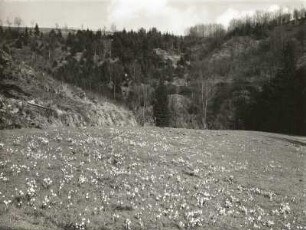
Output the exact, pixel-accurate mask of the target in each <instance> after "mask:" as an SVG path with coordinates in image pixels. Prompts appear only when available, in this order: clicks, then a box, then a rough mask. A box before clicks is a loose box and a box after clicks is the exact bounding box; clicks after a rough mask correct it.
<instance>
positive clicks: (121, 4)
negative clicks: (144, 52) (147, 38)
mask: <svg viewBox="0 0 306 230" xmlns="http://www.w3.org/2000/svg"><path fill="white" fill-rule="evenodd" d="M196 11H197V7H196V5H190V6H189V7H187V8H184V9H182V8H180V7H176V5H175V4H170V1H168V0H154V1H151V0H142V1H139V0H113V1H112V3H111V5H110V7H109V9H108V23H109V24H112V23H113V24H115V25H116V26H117V28H118V29H122V28H126V29H134V30H135V29H139V28H141V27H144V28H146V29H149V28H152V27H157V28H158V29H159V30H161V31H163V32H166V31H168V32H172V33H175V34H183V33H184V30H185V28H187V27H189V26H192V25H194V24H196V23H200V22H205V20H206V19H207V17H206V16H207V14H206V10H205V9H203V11H202V12H200V13H198V12H196Z"/></svg>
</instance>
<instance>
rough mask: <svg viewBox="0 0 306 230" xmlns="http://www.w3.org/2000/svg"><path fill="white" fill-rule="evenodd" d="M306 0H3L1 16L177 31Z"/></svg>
mask: <svg viewBox="0 0 306 230" xmlns="http://www.w3.org/2000/svg"><path fill="white" fill-rule="evenodd" d="M302 6H306V0H89V1H87V0H0V20H1V21H2V24H4V25H5V24H6V22H7V20H9V21H11V22H13V21H14V18H15V17H20V18H21V19H22V21H23V25H26V26H32V25H34V24H35V23H38V25H39V26H40V27H55V25H56V24H58V25H59V26H60V27H64V26H68V27H69V28H83V29H86V28H89V29H94V30H96V29H100V28H101V29H103V28H104V27H106V28H107V29H110V28H111V25H115V26H116V28H117V29H118V30H121V29H123V28H125V29H127V30H131V29H133V30H138V29H139V28H141V27H143V28H145V29H150V28H152V27H156V28H157V29H158V30H160V31H163V32H170V33H174V34H178V35H182V34H184V32H185V31H186V29H187V28H188V27H190V26H193V25H195V24H201V23H221V24H223V25H224V26H225V27H227V26H228V25H229V22H230V20H231V19H232V18H239V17H243V16H245V15H252V14H254V13H255V12H256V10H268V11H271V12H273V11H277V10H279V9H284V10H290V9H293V8H300V7H302Z"/></svg>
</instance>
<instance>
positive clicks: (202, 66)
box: [0, 8, 306, 135]
mask: <svg viewBox="0 0 306 230" xmlns="http://www.w3.org/2000/svg"><path fill="white" fill-rule="evenodd" d="M12 24H14V25H12ZM305 33H306V11H305V9H304V8H302V9H299V10H294V11H293V12H291V13H285V12H282V11H279V12H275V13H268V12H257V13H256V14H255V15H254V16H247V17H244V18H240V19H234V20H232V21H231V23H230V26H229V27H228V28H224V27H223V26H222V25H219V24H205V23H203V24H199V25H195V26H193V27H190V28H188V29H187V30H186V35H184V36H177V35H173V34H171V33H161V32H160V31H158V29H157V28H151V29H149V30H146V29H143V28H141V29H139V30H138V31H126V30H122V31H116V30H114V31H112V32H110V31H106V30H98V31H92V30H89V29H87V30H72V29H67V28H50V29H48V28H40V27H39V25H37V24H36V25H35V27H33V28H27V27H22V26H21V19H20V18H15V20H14V23H9V24H8V23H7V25H6V26H4V25H2V24H1V26H0V48H1V49H2V50H3V51H5V52H7V53H10V54H14V53H15V54H18V55H16V57H17V58H20V60H23V61H25V62H27V64H29V65H31V66H33V67H34V68H37V69H40V70H42V71H45V72H46V73H48V74H50V75H52V76H53V77H54V78H55V79H58V80H60V81H62V82H66V83H70V84H73V85H76V86H78V87H80V88H82V89H84V90H85V91H87V92H93V93H96V94H99V95H101V96H103V97H107V98H108V99H109V100H112V101H114V102H115V103H119V104H123V105H125V106H126V107H127V108H129V109H130V110H132V111H133V112H134V114H135V116H136V118H137V120H138V123H139V124H141V125H157V126H162V127H167V126H169V127H180V128H194V129H239V130H258V131H269V132H276V133H287V134H296V135H305V134H306V72H305V71H306V48H305V43H306V37H305ZM2 72H3V69H1V71H0V74H1V77H2V74H3V73H2Z"/></svg>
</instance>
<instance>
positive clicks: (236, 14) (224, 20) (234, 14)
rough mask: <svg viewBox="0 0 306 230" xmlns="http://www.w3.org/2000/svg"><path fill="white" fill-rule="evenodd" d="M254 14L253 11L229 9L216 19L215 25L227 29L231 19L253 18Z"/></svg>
mask: <svg viewBox="0 0 306 230" xmlns="http://www.w3.org/2000/svg"><path fill="white" fill-rule="evenodd" d="M254 14H255V10H244V11H239V10H236V9H232V8H229V9H227V10H226V11H225V12H224V13H223V14H221V15H220V16H219V17H218V18H217V23H220V24H222V25H224V26H225V27H226V28H227V27H228V26H229V24H230V22H231V20H232V19H233V18H236V19H239V18H243V17H246V16H253V15H254Z"/></svg>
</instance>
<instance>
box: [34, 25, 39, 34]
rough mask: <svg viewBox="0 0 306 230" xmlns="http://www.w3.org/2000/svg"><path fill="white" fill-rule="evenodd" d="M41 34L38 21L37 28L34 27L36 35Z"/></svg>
mask: <svg viewBox="0 0 306 230" xmlns="http://www.w3.org/2000/svg"><path fill="white" fill-rule="evenodd" d="M39 34H40V31H39V27H38V24H37V23H36V24H35V28H34V35H35V36H37V37H38V36H39Z"/></svg>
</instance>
